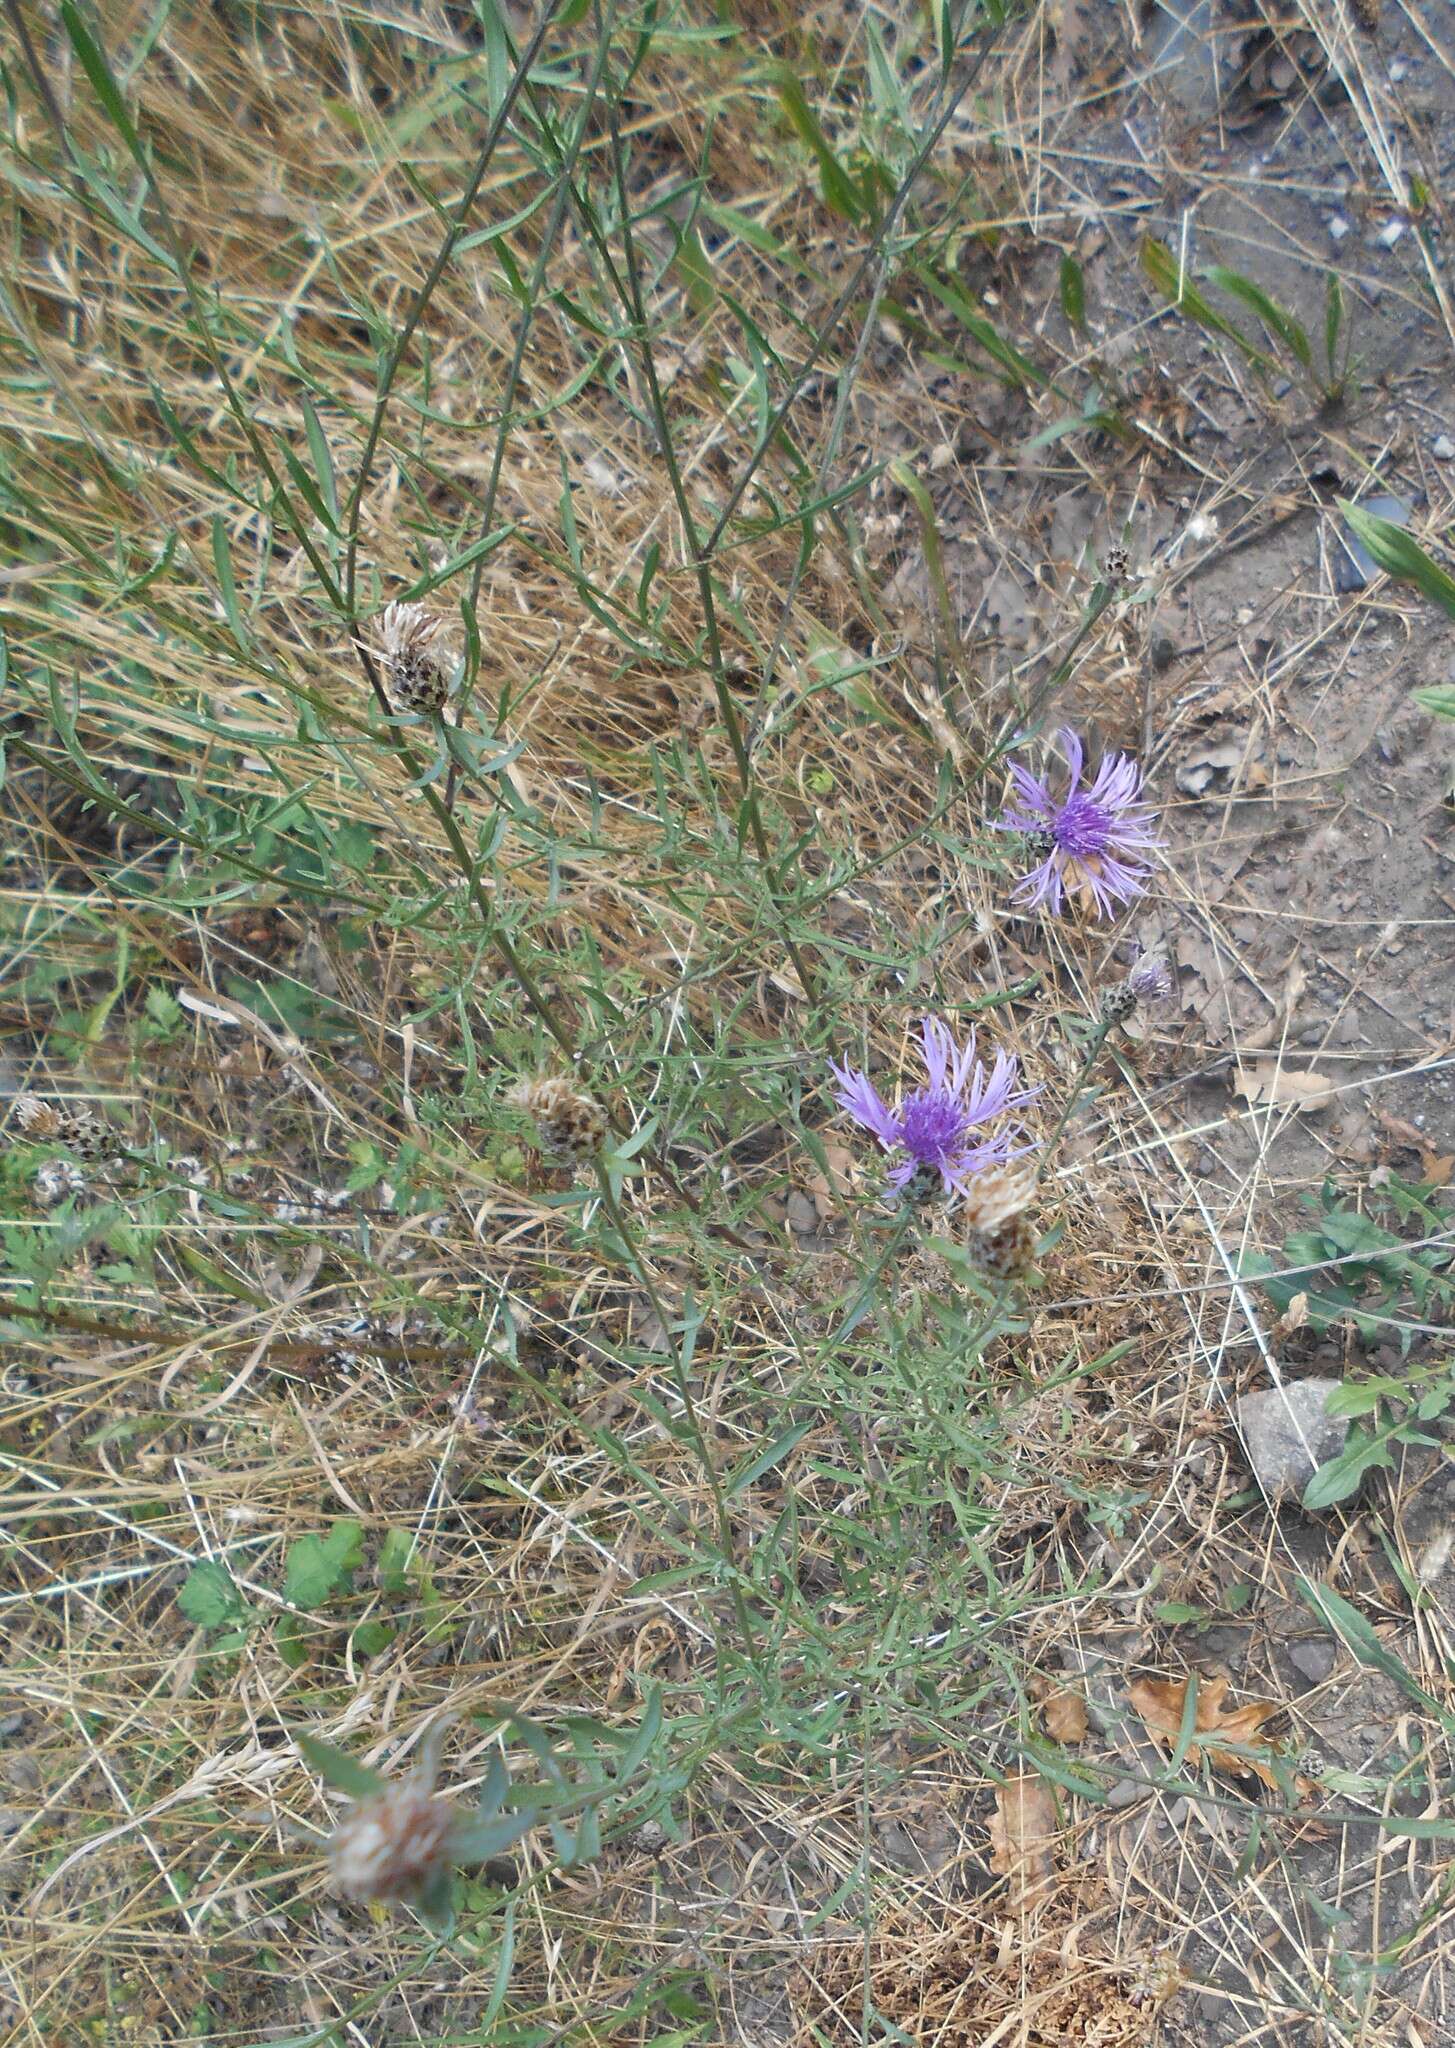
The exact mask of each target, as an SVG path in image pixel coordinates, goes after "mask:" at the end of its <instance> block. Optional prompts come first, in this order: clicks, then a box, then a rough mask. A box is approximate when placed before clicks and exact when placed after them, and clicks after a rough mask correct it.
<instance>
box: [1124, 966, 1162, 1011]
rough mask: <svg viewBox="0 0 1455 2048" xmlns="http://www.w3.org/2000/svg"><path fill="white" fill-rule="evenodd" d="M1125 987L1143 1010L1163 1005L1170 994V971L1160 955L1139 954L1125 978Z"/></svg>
mask: <svg viewBox="0 0 1455 2048" xmlns="http://www.w3.org/2000/svg"><path fill="white" fill-rule="evenodd" d="M1127 987H1128V989H1130V991H1131V994H1132V997H1133V1000H1134V1001H1136V1002H1138V1003H1140V1004H1141V1005H1142V1006H1143V1008H1148V1007H1150V1006H1151V1005H1153V1004H1156V1003H1165V1002H1166V1001H1167V1000H1168V998H1169V997H1170V996H1171V994H1172V970H1171V968H1170V967H1169V966H1168V965H1167V962H1166V961H1165V960H1164V959H1163V958H1162V955H1161V954H1160V953H1141V954H1139V955H1138V957H1137V959H1136V961H1135V963H1134V965H1133V967H1132V971H1131V973H1130V974H1129V975H1128V976H1127Z"/></svg>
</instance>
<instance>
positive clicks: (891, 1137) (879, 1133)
mask: <svg viewBox="0 0 1455 2048" xmlns="http://www.w3.org/2000/svg"><path fill="white" fill-rule="evenodd" d="M829 1072H830V1073H831V1074H832V1075H833V1077H834V1079H835V1080H836V1081H837V1082H838V1084H839V1089H838V1093H837V1094H836V1095H835V1097H834V1100H835V1102H837V1104H838V1106H839V1108H840V1109H842V1110H846V1111H847V1112H848V1114H849V1115H850V1116H851V1117H852V1118H853V1119H854V1122H855V1123H856V1124H862V1125H863V1127H864V1129H865V1130H866V1131H871V1132H872V1133H873V1134H874V1136H875V1137H876V1138H877V1139H878V1140H879V1142H880V1144H881V1145H882V1146H883V1147H884V1149H885V1150H886V1151H892V1150H893V1148H894V1146H895V1145H897V1144H898V1143H899V1122H898V1119H897V1118H896V1117H895V1115H894V1112H893V1111H892V1110H891V1109H890V1108H889V1107H888V1105H887V1104H886V1103H885V1101H884V1099H883V1097H882V1096H881V1095H880V1093H879V1090H878V1089H877V1088H876V1087H875V1086H874V1083H873V1082H872V1081H871V1080H870V1079H869V1077H868V1075H867V1074H861V1073H859V1072H858V1070H857V1069H856V1068H853V1067H851V1066H849V1064H848V1062H847V1061H845V1063H844V1065H843V1066H842V1067H836V1066H835V1065H834V1063H833V1061H832V1060H830V1061H829Z"/></svg>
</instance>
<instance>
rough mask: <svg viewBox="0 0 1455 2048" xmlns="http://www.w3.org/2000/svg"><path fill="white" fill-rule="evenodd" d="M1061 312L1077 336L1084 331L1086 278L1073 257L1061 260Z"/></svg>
mask: <svg viewBox="0 0 1455 2048" xmlns="http://www.w3.org/2000/svg"><path fill="white" fill-rule="evenodd" d="M1061 311H1062V312H1063V313H1064V314H1065V315H1066V322H1067V325H1068V326H1070V327H1074V328H1075V329H1076V331H1077V333H1078V334H1084V333H1085V331H1086V277H1085V273H1084V272H1083V271H1082V268H1081V265H1080V264H1079V263H1078V262H1077V261H1076V258H1075V257H1074V256H1063V257H1062V258H1061Z"/></svg>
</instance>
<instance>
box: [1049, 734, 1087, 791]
mask: <svg viewBox="0 0 1455 2048" xmlns="http://www.w3.org/2000/svg"><path fill="white" fill-rule="evenodd" d="M1056 737H1057V739H1059V740H1060V742H1061V747H1062V751H1063V752H1064V753H1065V756H1066V766H1067V767H1068V768H1069V769H1070V770H1071V780H1070V782H1069V784H1068V785H1067V789H1066V794H1067V796H1075V794H1076V791H1077V788H1078V787H1079V785H1080V782H1081V770H1082V768H1083V766H1084V765H1085V761H1086V749H1085V748H1084V747H1083V746H1082V744H1081V738H1080V735H1079V734H1078V733H1075V732H1073V731H1072V729H1071V727H1070V726H1069V725H1063V726H1062V728H1061V730H1060V732H1059V733H1057V735H1056Z"/></svg>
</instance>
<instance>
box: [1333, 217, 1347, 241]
mask: <svg viewBox="0 0 1455 2048" xmlns="http://www.w3.org/2000/svg"><path fill="white" fill-rule="evenodd" d="M1348 232H1349V223H1348V221H1346V220H1345V218H1344V216H1343V214H1342V213H1336V214H1334V215H1333V216H1332V217H1331V219H1330V221H1329V233H1330V235H1331V236H1332V238H1333V239H1334V241H1336V242H1342V241H1343V239H1344V237H1345V235H1347V234H1348Z"/></svg>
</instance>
